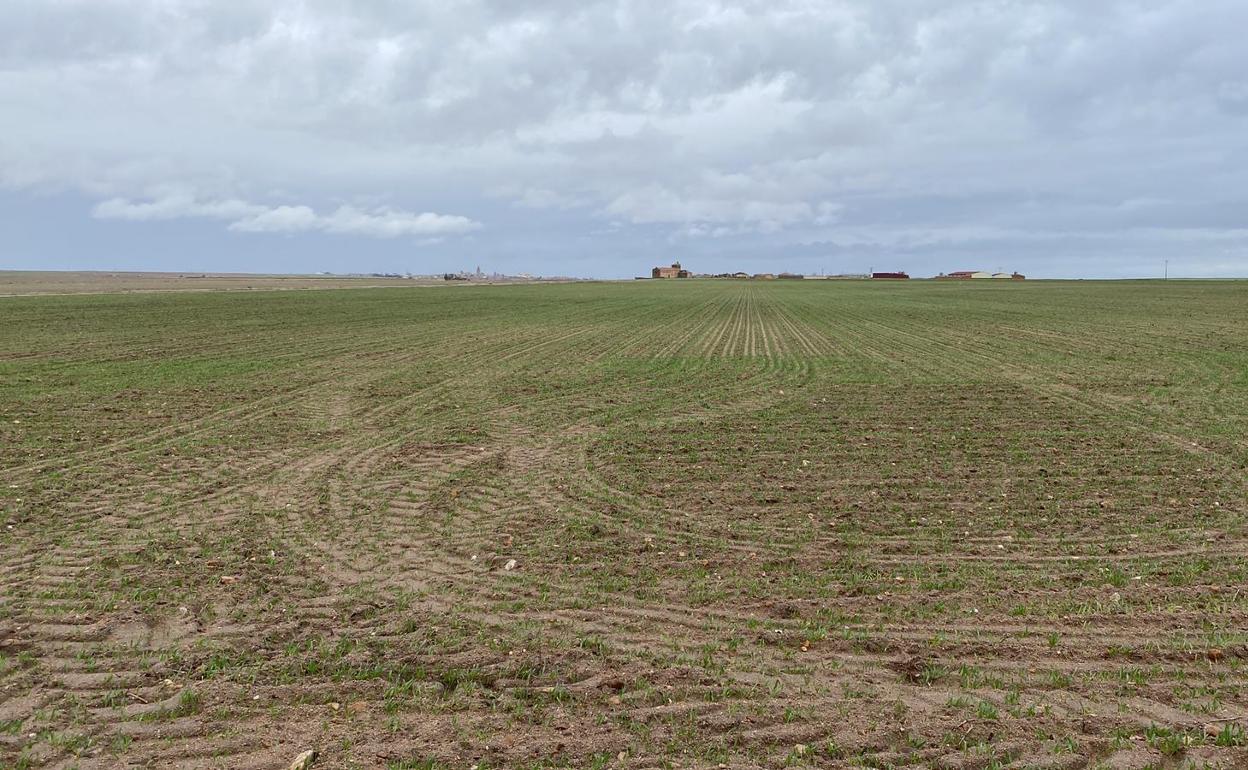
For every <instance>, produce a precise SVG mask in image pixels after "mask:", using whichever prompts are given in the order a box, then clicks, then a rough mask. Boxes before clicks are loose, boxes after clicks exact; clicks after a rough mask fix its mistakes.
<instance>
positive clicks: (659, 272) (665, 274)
mask: <svg viewBox="0 0 1248 770" xmlns="http://www.w3.org/2000/svg"><path fill="white" fill-rule="evenodd" d="M1026 277H1027V276H1025V275H1023V274H1022V273H1018V272H1014V273H989V272H986V271H983V270H954V271H953V272H952V273H947V274H946V273H941V274H940V275H934V276H932V279H933V280H938V281H971V280H978V279H981V278H987V279H1003V278H1004V279H1006V280H1011V281H1021V280H1023V279H1024V278H1026ZM655 278H664V279H666V278H736V279H750V280H754V281H774V280H782V281H792V280H798V281H833V280H868V279H875V280H880V281H907V280H910V276H909V275H908V274H907V273H903V272H870V273H841V274H839V275H803V274H802V273H746V272H740V271H739V272H736V273H694V272H693V271H691V270H686V269H685V268H683V267H681V265H680V263H679V262H673V263H672V264H671V265H669V266H666V267H655V268H653V269H652V270H651V271H650V277H649V278H646V276H638V277H637V280H639V281H644V280H652V279H655Z"/></svg>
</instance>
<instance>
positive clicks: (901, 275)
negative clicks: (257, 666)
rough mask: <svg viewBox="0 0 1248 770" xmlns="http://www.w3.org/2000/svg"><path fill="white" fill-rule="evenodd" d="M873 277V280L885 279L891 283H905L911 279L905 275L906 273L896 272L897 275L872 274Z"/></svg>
mask: <svg viewBox="0 0 1248 770" xmlns="http://www.w3.org/2000/svg"><path fill="white" fill-rule="evenodd" d="M871 277H872V278H876V279H880V278H883V279H887V280H890V281H904V280H907V279H908V278H910V276H909V275H907V274H905V273H901V272H896V273H872V274H871Z"/></svg>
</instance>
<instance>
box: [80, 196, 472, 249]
mask: <svg viewBox="0 0 1248 770" xmlns="http://www.w3.org/2000/svg"><path fill="white" fill-rule="evenodd" d="M91 213H92V216H94V217H96V218H97V219H122V220H127V221H131V222H150V221H158V220H171V219H182V218H202V219H222V220H228V221H229V222H230V224H229V229H230V230H234V231H237V232H247V233H300V232H312V231H320V232H326V233H336V234H342V235H363V236H368V237H371V238H396V237H398V236H403V235H408V236H419V237H435V236H446V235H457V234H463V233H468V232H472V231H473V230H477V229H479V228H480V227H481V224H480V223H479V222H475V221H473V220H471V219H469V218H467V217H462V216H454V215H448V214H434V213H430V212H425V213H421V214H416V213H412V212H408V211H400V210H397V209H393V208H388V207H381V208H376V209H372V210H366V209H360V208H356V207H355V206H346V205H344V206H339V207H338V208H337V209H336V210H335V211H334V212H333V213H331V214H328V215H321V214H317V213H316V211H315V210H313V209H312V208H311V207H309V206H286V205H282V206H261V205H257V204H254V203H248V202H246V201H242V200H237V199H229V200H209V201H200V200H196V199H195V198H194V197H193V196H189V195H185V194H175V195H169V196H166V197H160V198H156V199H154V200H150V201H142V202H135V201H131V200H129V199H126V198H109V199H108V200H105V201H103V202H101V203H99V204H97V205H96V206H95V208H94V209H93V210H92V212H91Z"/></svg>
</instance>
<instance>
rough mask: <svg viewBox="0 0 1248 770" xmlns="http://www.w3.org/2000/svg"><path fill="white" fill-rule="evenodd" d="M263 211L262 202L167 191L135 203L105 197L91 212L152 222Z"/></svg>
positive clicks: (234, 216) (103, 216) (231, 216)
mask: <svg viewBox="0 0 1248 770" xmlns="http://www.w3.org/2000/svg"><path fill="white" fill-rule="evenodd" d="M264 212H265V208H264V207H263V206H256V205H254V204H251V203H247V202H246V201H240V200H237V199H232V200H215V201H207V202H200V201H197V200H195V198H194V197H193V196H190V195H169V196H166V197H161V198H158V199H156V200H152V201H147V202H142V203H135V202H133V201H130V200H128V199H126V198H109V199H108V200H105V201H102V202H100V203H98V204H96V206H95V208H94V209H92V211H91V214H92V216H94V217H95V218H96V219H125V220H128V221H131V222H154V221H160V220H168V219H183V218H186V217H203V218H207V219H240V218H245V217H255V216H260V215H262V214H263V213H264Z"/></svg>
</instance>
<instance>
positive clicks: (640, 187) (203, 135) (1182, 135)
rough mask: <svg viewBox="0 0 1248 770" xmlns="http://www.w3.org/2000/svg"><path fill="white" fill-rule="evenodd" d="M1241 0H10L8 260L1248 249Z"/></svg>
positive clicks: (1, 86)
mask: <svg viewBox="0 0 1248 770" xmlns="http://www.w3.org/2000/svg"><path fill="white" fill-rule="evenodd" d="M1245 30H1248V3H1246V2H1244V1H1243V0H1201V1H1200V2H1193V1H1192V0H1137V1H1136V2H1125V1H1122V0H1068V1H1059V0H1050V1H1047V2H1042V1H1035V2H1023V1H1021V0H1019V1H1014V0H993V1H992V2H935V1H932V0H855V1H853V2H837V1H836V0H759V1H758V2H753V1H747V2H709V1H707V0H688V1H686V0H614V1H598V0H544V1H543V0H527V1H526V0H508V1H504V0H496V1H495V2H485V1H477V2H471V1H463V2H455V1H454V0H429V1H422V0H388V1H384V0H376V1H374V2H360V3H350V2H343V1H342V0H335V1H333V2H331V1H329V0H325V1H324V2H320V1H318V0H305V1H304V2H286V1H284V0H269V1H268V2H254V0H240V1H238V2H233V1H231V0H199V1H197V2H178V1H176V0H80V1H72V0H4V1H3V2H0V228H2V232H0V267H7V268H58V269H165V270H222V271H224V270H230V271H256V272H266V271H284V272H290V271H296V272H311V271H320V270H329V271H335V272H348V271H362V272H370V271H404V272H406V271H412V272H435V271H443V270H450V269H458V268H461V267H462V268H468V269H472V268H475V267H476V266H478V265H480V266H481V267H482V269H485V270H487V271H489V270H502V271H510V272H518V271H529V272H535V273H542V274H557V273H561V274H575V275H585V276H599V277H625V276H631V275H638V274H642V273H646V272H648V270H649V268H650V267H651V266H652V265H653V264H657V263H661V262H669V261H671V260H673V259H680V260H681V261H682V262H683V263H684V264H685V265H686V266H687V267H690V268H692V269H694V270H697V271H724V270H737V269H744V270H753V271H763V270H772V271H776V270H793V271H801V272H818V271H826V272H830V273H837V272H861V271H865V270H867V269H868V268H869V267H874V268H875V269H877V270H881V269H890V270H891V269H905V270H909V271H910V272H911V273H912V274H916V275H931V274H934V273H936V272H939V271H949V270H956V269H973V268H983V269H989V270H996V269H998V268H1002V269H1005V270H1021V271H1023V272H1025V273H1027V274H1029V275H1034V276H1038V277H1045V276H1074V277H1100V276H1104V277H1118V276H1155V275H1160V274H1161V272H1162V264H1163V260H1166V259H1168V260H1170V272H1171V275H1190V276H1203V275H1210V276H1212V275H1219V276H1231V275H1235V276H1248V152H1246V151H1248V45H1245V44H1244V42H1243V39H1244V34H1245V33H1244V31H1245Z"/></svg>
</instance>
